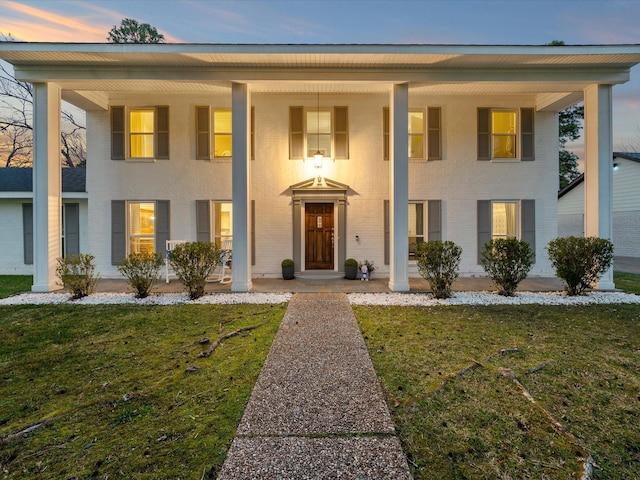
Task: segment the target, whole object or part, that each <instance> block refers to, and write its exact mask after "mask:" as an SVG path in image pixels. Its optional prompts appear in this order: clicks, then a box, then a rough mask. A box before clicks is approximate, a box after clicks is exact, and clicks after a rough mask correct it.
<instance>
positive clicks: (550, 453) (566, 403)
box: [354, 305, 640, 480]
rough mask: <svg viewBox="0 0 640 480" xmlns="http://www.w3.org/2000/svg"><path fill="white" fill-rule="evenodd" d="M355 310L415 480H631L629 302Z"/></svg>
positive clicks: (639, 396) (633, 388)
mask: <svg viewBox="0 0 640 480" xmlns="http://www.w3.org/2000/svg"><path fill="white" fill-rule="evenodd" d="M354 311H355V312H356V317H357V318H358V322H359V324H360V326H361V328H362V331H363V333H364V336H365V341H366V342H367V346H368V349H369V352H370V355H371V358H372V360H373V363H374V366H375V368H376V371H377V373H378V375H379V376H380V378H381V381H382V384H383V387H384V389H385V392H386V397H387V401H388V404H389V407H390V409H391V412H392V416H393V419H394V421H395V424H396V426H397V428H398V431H399V435H400V439H401V442H402V444H403V447H404V449H405V453H407V455H408V458H409V461H410V465H411V466H412V470H413V474H414V476H415V478H416V479H417V480H419V479H435V478H437V479H480V478H495V479H499V478H518V479H523V478H536V479H540V478H548V479H563V480H564V479H571V478H580V475H581V474H580V472H581V468H582V464H583V461H584V458H585V457H586V456H587V455H588V454H591V455H592V456H593V459H594V461H595V464H596V466H595V467H594V478H596V479H612V480H613V479H621V478H640V429H638V425H640V375H639V373H640V308H639V307H638V305H613V306H584V307H559V306H554V307H551V306H538V305H536V306H518V307H516V306H493V307H490V306H487V307H480V306H478V307H431V308H419V307H415V308H407V307H405V308H402V307H375V308H374V307H355V308H354ZM516 348H517V350H512V349H516ZM505 349H506V351H505V352H503V353H501V350H505ZM476 362H477V363H476ZM467 367H469V368H468V369H467ZM465 369H467V370H465ZM460 372H464V373H460ZM510 372H513V373H514V374H515V377H516V378H517V379H518V380H519V381H520V382H521V384H522V386H523V387H524V389H526V390H527V391H528V392H529V393H530V394H531V396H532V397H533V398H534V399H535V401H536V403H535V404H534V403H532V402H530V401H529V400H528V399H527V398H526V397H525V396H524V395H523V391H522V390H521V389H520V387H519V386H518V385H517V384H516V383H515V382H514V381H513V380H512V379H511V378H510V377H509V374H510ZM552 419H553V420H555V421H557V422H558V423H559V424H561V425H562V426H563V428H566V430H564V431H563V430H562V428H561V427H558V426H557V425H556V426H554V424H553V423H552Z"/></svg>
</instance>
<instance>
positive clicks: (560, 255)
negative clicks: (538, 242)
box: [547, 237, 613, 296]
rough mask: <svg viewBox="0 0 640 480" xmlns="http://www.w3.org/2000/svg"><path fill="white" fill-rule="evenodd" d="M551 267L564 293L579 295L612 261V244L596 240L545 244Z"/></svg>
mask: <svg viewBox="0 0 640 480" xmlns="http://www.w3.org/2000/svg"><path fill="white" fill-rule="evenodd" d="M547 252H548V254H549V260H551V265H553V268H554V269H555V270H556V275H557V276H558V278H561V279H562V280H564V282H565V284H566V290H567V293H568V294H569V295H571V296H573V295H582V294H583V293H584V291H585V290H586V289H588V288H591V285H593V284H594V283H595V282H597V281H598V278H600V276H601V275H602V274H603V273H604V272H606V271H607V270H609V268H610V267H611V262H613V243H612V242H611V241H610V240H607V239H605V238H598V237H586V238H585V237H563V238H556V239H555V240H552V241H551V242H549V245H547Z"/></svg>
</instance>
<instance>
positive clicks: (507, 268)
mask: <svg viewBox="0 0 640 480" xmlns="http://www.w3.org/2000/svg"><path fill="white" fill-rule="evenodd" d="M533 259H534V253H533V250H531V246H530V245H529V244H528V243H527V242H525V241H524V240H518V239H517V238H497V239H494V240H491V241H489V242H487V243H485V244H484V248H483V249H482V253H481V255H480V262H481V264H482V268H484V270H485V272H487V275H489V278H491V280H493V282H494V283H495V284H496V285H497V286H498V293H499V294H500V295H504V296H505V297H512V296H514V295H515V293H516V289H517V288H518V284H519V283H520V282H521V281H522V280H524V279H525V278H527V275H528V274H529V270H531V265H533Z"/></svg>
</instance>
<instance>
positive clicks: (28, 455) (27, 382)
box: [0, 305, 286, 479]
mask: <svg viewBox="0 0 640 480" xmlns="http://www.w3.org/2000/svg"><path fill="white" fill-rule="evenodd" d="M285 307H286V306H285V305H276V306H271V305H242V306H221V305H207V306H198V305H183V306H171V307H140V306H86V307H85V306H38V307H34V306H15V307H0V338H2V343H1V344H0V478H5V479H17V478H39V479H40V478H42V479H46V478H51V479H59V478H94V477H95V478H116V477H117V478H149V479H159V478H167V479H168V478H172V479H173V478H183V479H184V478H198V479H199V478H215V476H216V474H217V472H218V470H219V469H220V467H221V465H222V462H223V461H224V458H225V455H226V452H227V449H228V448H229V446H230V443H231V440H232V439H233V437H234V434H235V430H236V428H237V425H238V422H239V420H240V417H241V415H242V413H243V411H244V408H245V405H246V402H247V401H248V399H249V396H250V394H251V391H252V389H253V385H254V383H255V381H256V379H257V376H258V374H259V372H260V369H261V367H262V364H263V362H264V359H265V358H266V355H267V352H268V350H269V347H270V345H271V343H272V341H273V338H274V336H275V333H276V331H277V329H278V326H279V324H280V321H281V319H282V317H283V315H284V311H285ZM257 324H263V325H262V326H260V327H259V328H257V329H255V330H252V331H250V332H246V333H243V334H240V335H237V336H234V337H232V338H230V339H228V340H226V341H225V342H224V344H223V345H222V346H221V347H219V348H218V349H217V350H216V351H215V352H214V353H213V355H211V356H210V357H209V358H199V354H200V352H202V351H203V350H206V349H207V347H208V346H207V345H200V344H199V343H198V342H199V340H201V339H202V338H203V337H209V338H210V339H211V340H212V341H213V340H215V339H216V338H218V337H219V336H221V335H223V334H225V333H228V332H231V331H234V330H236V329H239V328H241V327H246V326H252V325H257ZM190 366H195V367H198V370H196V371H194V372H187V367H190ZM43 422H44V423H45V424H44V425H43V426H40V427H39V428H36V429H35V430H33V431H32V432H30V433H27V434H24V435H20V436H18V437H17V438H13V439H11V440H7V437H8V436H10V435H12V434H15V433H17V432H21V431H23V430H24V429H27V428H29V427H31V426H34V425H38V424H41V423H43Z"/></svg>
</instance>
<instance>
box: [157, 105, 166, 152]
mask: <svg viewBox="0 0 640 480" xmlns="http://www.w3.org/2000/svg"><path fill="white" fill-rule="evenodd" d="M156 158H157V159H159V160H169V107H156Z"/></svg>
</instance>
